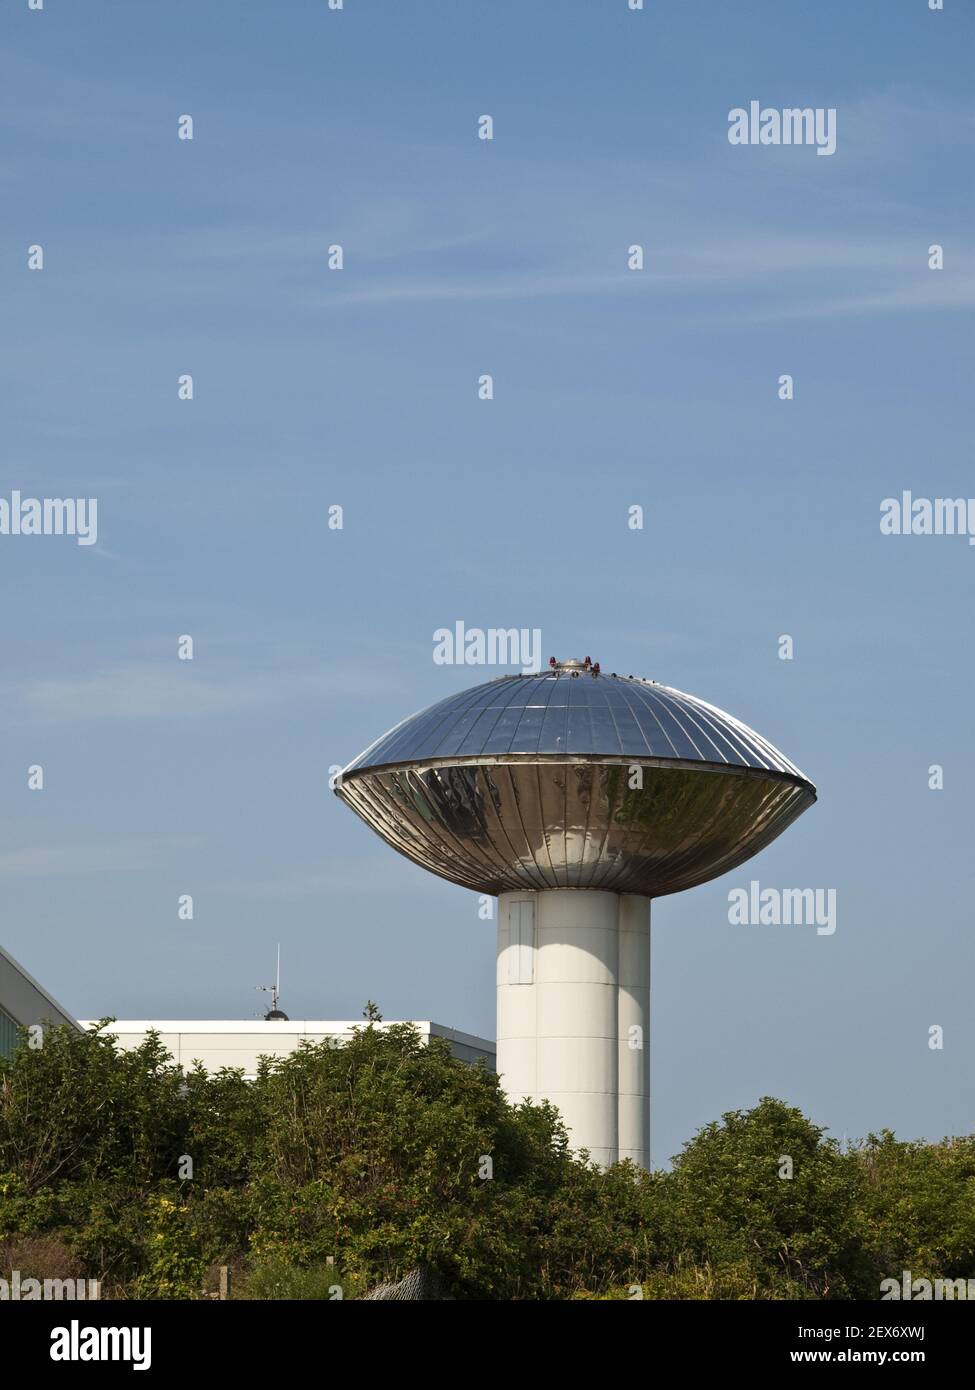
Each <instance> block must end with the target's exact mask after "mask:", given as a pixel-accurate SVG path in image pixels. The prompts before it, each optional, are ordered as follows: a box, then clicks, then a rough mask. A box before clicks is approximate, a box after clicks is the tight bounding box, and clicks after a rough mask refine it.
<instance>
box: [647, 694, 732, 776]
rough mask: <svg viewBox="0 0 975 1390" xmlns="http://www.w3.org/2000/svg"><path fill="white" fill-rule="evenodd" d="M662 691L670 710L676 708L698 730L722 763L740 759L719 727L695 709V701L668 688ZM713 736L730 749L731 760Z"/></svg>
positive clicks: (701, 711)
mask: <svg viewBox="0 0 975 1390" xmlns="http://www.w3.org/2000/svg"><path fill="white" fill-rule="evenodd" d="M664 689H665V690H666V692H667V701H668V704H669V705H670V706H671V707H672V708H674V707H676V708H677V709H679V710H680V712H681V713H682V714H683V715H685V716H686V717H687V718H688V719H689V720H690V721H691V723H692V724H693V725H694V727H695V728H696V729H698V730H700V732H701V733H702V734H703V736H704V737H705V738H706V739H707V741H708V742H709V743H710V744H711V747H712V748H713V749H714V751H715V752H716V753H717V754H718V756H719V757H720V759H721V761H722V762H725V763H731V762H732V761H734V762H738V761H739V759H740V758H741V753H740V752H739V751H738V750H737V749H736V748H735V747H734V745H733V744H732V743H731V742H730V741H729V740H728V739H727V738H725V737H724V736H723V735H722V732H721V729H720V728H719V726H718V725H717V724H716V723H715V722H714V721H713V720H710V719H708V718H707V716H706V715H705V714H704V712H703V710H701V709H699V708H698V707H697V702H696V701H694V700H689V699H687V697H686V696H682V695H681V694H680V692H679V691H677V690H671V689H670V687H669V686H667V687H664ZM708 728H710V729H711V730H712V733H709V732H708ZM714 734H717V736H718V738H719V739H721V740H722V742H723V743H724V744H725V745H726V746H727V747H728V748H730V749H731V752H732V753H733V754H734V759H733V760H732V759H731V758H729V757H728V755H727V753H725V752H724V751H723V750H722V748H721V747H720V745H719V744H718V743H716V742H715V739H714ZM705 761H706V762H712V761H713V759H711V758H707V759H705Z"/></svg>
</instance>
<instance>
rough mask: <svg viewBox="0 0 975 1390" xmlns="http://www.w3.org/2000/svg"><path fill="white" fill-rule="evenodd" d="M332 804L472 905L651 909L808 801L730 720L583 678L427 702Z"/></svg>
mask: <svg viewBox="0 0 975 1390" xmlns="http://www.w3.org/2000/svg"><path fill="white" fill-rule="evenodd" d="M336 793H337V795H338V796H340V797H341V798H342V800H343V801H345V802H346V803H347V804H348V805H349V806H351V807H352V809H353V810H354V811H356V812H357V814H358V815H360V816H361V817H362V819H363V820H364V821H366V823H367V824H368V825H370V826H372V828H373V829H374V830H375V831H376V832H377V833H378V834H379V835H381V836H382V837H383V839H384V840H386V841H387V842H388V843H389V844H390V845H392V846H393V848H394V849H397V850H399V852H400V853H401V854H404V855H406V856H407V858H409V859H412V860H413V861H414V862H415V863H417V864H420V865H422V866H423V868H425V869H429V870H431V871H432V872H433V873H436V874H439V875H440V876H441V877H442V878H446V879H450V880H451V882H453V883H459V884H462V885H463V886H464V887H466V888H473V889H475V890H476V891H477V892H480V893H489V894H497V893H502V892H508V891H514V890H518V889H522V890H524V889H551V888H578V889H602V890H610V891H613V892H616V893H639V894H646V895H647V896H650V897H662V896H663V895H665V894H667V893H676V892H679V891H680V890H681V889H684V888H691V887H693V886H694V885H695V884H698V883H704V882H706V881H707V880H708V879H711V878H715V877H716V876H717V875H719V874H723V873H725V872H727V871H728V870H729V869H733V868H734V867H735V866H736V865H738V864H741V863H743V862H744V861H745V860H746V859H749V858H750V857H751V856H752V855H753V854H756V853H757V852H758V851H759V850H760V849H763V848H764V847H765V845H767V844H769V843H770V841H772V840H774V839H775V838H776V836H778V835H780V834H781V833H782V831H783V830H785V828H786V827H787V826H788V825H790V824H791V823H792V821H794V820H795V819H796V818H797V817H798V816H799V815H801V814H802V812H803V811H804V810H806V809H807V807H809V806H810V805H811V804H812V803H813V802H814V801H815V799H816V789H815V787H814V786H813V785H812V783H811V782H809V781H808V779H807V778H806V777H804V776H803V774H802V773H801V772H800V771H799V769H798V768H797V767H795V766H794V765H793V764H792V763H791V762H789V760H788V759H787V758H785V757H783V755H782V754H781V753H780V752H778V750H777V749H775V748H774V747H773V746H772V745H771V744H770V743H768V742H767V741H766V740H765V739H763V738H762V737H761V736H760V735H759V734H757V733H755V732H754V730H752V729H749V728H748V727H747V726H746V725H744V724H742V723H740V722H739V721H738V720H737V719H734V718H732V716H731V715H729V714H725V713H724V712H723V711H722V710H719V709H716V708H715V707H714V706H713V705H709V704H706V703H705V702H704V701H703V700H698V699H695V698H694V696H691V695H685V694H683V693H682V692H681V691H679V690H673V689H670V688H669V687H668V686H663V685H658V684H657V683H656V682H653V681H644V680H638V679H634V678H633V677H631V676H617V675H601V674H598V673H594V672H593V671H592V670H590V669H588V668H586V667H584V665H583V663H581V662H565V663H563V664H562V665H560V666H556V668H555V669H553V670H552V671H549V672H546V673H544V674H540V675H529V676H502V677H500V678H499V679H497V680H492V681H489V682H487V684H485V685H480V686H477V687H476V688H475V689H473V690H466V691H463V692H461V693H460V694H457V695H451V696H449V697H448V698H447V699H445V700H441V701H440V702H439V703H438V704H435V705H432V706H431V707H430V708H429V709H426V710H423V711H421V712H420V713H419V714H415V715H413V716H412V717H411V718H409V719H406V720H404V721H403V722H402V723H401V724H398V725H397V726H396V727H395V728H394V729H391V730H390V732H389V733H387V734H385V735H384V736H383V737H382V738H380V739H378V740H377V742H375V743H374V744H372V745H371V746H370V747H369V748H367V749H366V751H365V752H364V753H362V754H360V756H359V757H358V758H356V759H354V760H353V762H351V763H350V764H349V765H348V767H347V768H346V769H345V770H344V771H343V773H342V774H341V777H340V778H339V779H338V782H337V785H336Z"/></svg>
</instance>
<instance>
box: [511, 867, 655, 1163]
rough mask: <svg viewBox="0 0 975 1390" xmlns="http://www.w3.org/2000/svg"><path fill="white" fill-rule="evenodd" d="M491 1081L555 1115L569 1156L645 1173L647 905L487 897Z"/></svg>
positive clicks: (615, 898) (534, 895)
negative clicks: (493, 1004) (628, 1163)
mask: <svg viewBox="0 0 975 1390" xmlns="http://www.w3.org/2000/svg"><path fill="white" fill-rule="evenodd" d="M498 1072H499V1074H500V1076H501V1084H502V1086H503V1087H504V1089H505V1091H506V1093H507V1094H508V1096H509V1097H510V1098H511V1099H512V1100H516V1101H517V1100H521V1099H523V1098H527V1099H529V1100H533V1101H538V1100H550V1101H551V1102H552V1104H553V1105H556V1106H558V1108H559V1110H560V1111H561V1112H562V1118H563V1119H564V1120H565V1124H566V1128H567V1129H568V1131H569V1138H570V1142H571V1144H572V1147H573V1148H574V1149H580V1148H586V1149H588V1150H589V1153H590V1156H591V1157H592V1158H593V1159H594V1160H595V1161H596V1162H597V1163H599V1164H601V1165H603V1166H605V1165H608V1164H610V1163H615V1162H616V1161H617V1160H619V1159H624V1158H630V1159H632V1160H633V1162H634V1163H637V1164H639V1165H640V1166H641V1167H644V1168H649V1166H650V899H649V898H646V897H642V896H639V895H637V894H633V893H623V894H620V893H606V892H597V891H589V890H585V889H548V890H545V891H541V892H512V893H502V894H501V896H500V898H499V899H498Z"/></svg>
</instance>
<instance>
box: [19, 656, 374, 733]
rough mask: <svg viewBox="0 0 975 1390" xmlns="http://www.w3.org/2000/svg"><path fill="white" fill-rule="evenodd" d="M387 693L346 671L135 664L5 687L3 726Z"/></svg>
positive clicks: (361, 673) (180, 714) (193, 713)
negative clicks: (210, 670) (208, 670)
mask: <svg viewBox="0 0 975 1390" xmlns="http://www.w3.org/2000/svg"><path fill="white" fill-rule="evenodd" d="M383 688H384V683H383V680H382V678H381V676H380V674H379V673H378V672H376V671H375V670H371V669H369V668H357V667H349V666H336V667H322V668H315V669H311V670H296V669H290V670H280V671H259V672H243V673H240V672H235V673H227V674H225V675H222V676H210V675H204V674H203V672H202V671H201V670H200V668H199V667H198V666H197V665H196V664H195V663H193V662H189V661H186V662H176V661H174V662H172V663H171V664H170V665H167V666H163V665H161V664H159V663H150V662H133V663H130V664H128V665H120V666H116V667H114V668H111V669H108V670H103V671H99V672H93V673H91V674H88V675H81V676H65V677H47V678H44V679H39V680H26V681H21V682H16V683H15V682H8V683H7V684H6V685H5V686H4V687H3V688H2V693H3V699H4V701H5V704H6V707H7V714H6V722H8V723H23V722H27V723H58V724H60V723H75V722H81V721H85V720H96V719H200V718H208V717H213V716H214V715H225V714H234V713H237V712H239V711H244V710H249V709H260V708H267V707H269V706H273V705H281V704H285V703H288V702H289V701H294V700H301V699H306V698H309V697H315V696H318V695H328V694H331V695H336V694H338V695H359V694H370V693H373V692H379V691H381V690H382V689H383Z"/></svg>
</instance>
